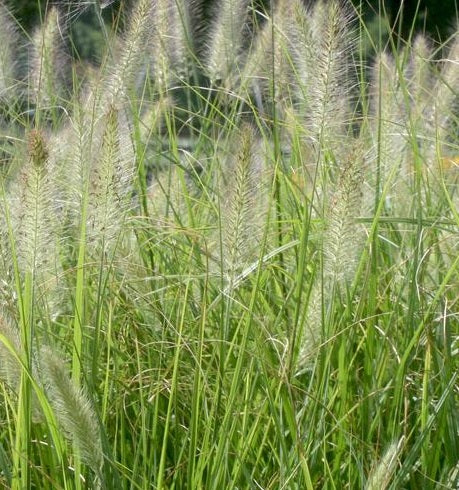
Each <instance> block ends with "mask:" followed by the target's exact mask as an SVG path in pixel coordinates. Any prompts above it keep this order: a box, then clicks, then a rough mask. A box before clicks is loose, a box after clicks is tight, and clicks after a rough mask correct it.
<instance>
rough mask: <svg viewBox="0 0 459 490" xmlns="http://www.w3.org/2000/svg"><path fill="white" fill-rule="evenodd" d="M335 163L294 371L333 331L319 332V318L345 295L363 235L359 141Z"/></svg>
mask: <svg viewBox="0 0 459 490" xmlns="http://www.w3.org/2000/svg"><path fill="white" fill-rule="evenodd" d="M338 163H339V166H340V168H341V170H340V174H339V178H338V181H337V183H336V184H335V189H334V191H333V192H332V193H331V196H330V197H329V199H328V200H327V210H326V212H325V217H324V221H325V223H324V230H323V232H322V240H321V242H322V243H321V250H322V257H323V258H322V271H320V270H319V269H318V270H317V271H316V273H315V277H314V278H313V281H314V283H313V285H312V288H311V292H310V295H309V300H308V307H307V308H308V309H307V314H306V318H305V322H304V326H303V332H302V338H301V344H300V351H299V357H298V363H297V371H298V372H302V371H303V370H304V369H307V368H308V367H310V366H311V364H312V363H313V361H314V359H315V358H316V357H317V355H318V347H319V345H320V340H321V339H322V336H323V334H325V335H326V336H327V335H332V334H333V332H326V331H325V332H323V329H322V324H323V320H325V322H326V321H327V316H328V315H329V311H330V309H331V308H332V305H333V301H335V300H336V299H337V298H344V297H346V293H347V290H348V288H350V287H351V283H352V279H353V277H354V274H355V272H356V267H357V263H358V262H357V261H358V257H359V256H360V253H361V250H362V246H363V243H364V235H363V233H362V230H361V228H360V226H359V225H358V224H357V222H356V218H357V217H358V216H359V215H360V212H361V205H362V197H363V175H364V168H365V165H366V164H365V161H364V154H363V148H362V144H361V142H360V141H355V142H353V146H352V150H351V151H350V152H349V154H348V155H347V156H346V157H345V158H343V160H342V161H340V162H338Z"/></svg>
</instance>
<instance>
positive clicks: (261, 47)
mask: <svg viewBox="0 0 459 490" xmlns="http://www.w3.org/2000/svg"><path fill="white" fill-rule="evenodd" d="M305 12H306V10H305V8H304V7H303V4H302V2H301V0H292V1H290V0H281V1H280V2H279V3H278V4H277V6H276V8H275V9H274V12H273V15H272V16H270V17H268V20H267V21H266V23H265V24H264V26H263V28H262V29H261V32H260V33H259V34H258V35H257V37H256V38H255V40H254V43H253V46H252V49H251V52H250V55H249V56H248V58H247V61H246V63H245V67H244V75H243V77H244V80H245V81H246V82H248V83H249V84H250V85H252V87H253V88H254V89H255V93H256V94H257V93H261V94H267V95H268V96H271V97H272V96H274V98H275V101H276V103H277V104H278V105H279V104H280V105H281V106H282V105H283V103H284V102H285V103H287V104H289V103H290V102H291V100H290V99H291V94H292V92H293V91H294V90H293V88H292V87H293V85H295V83H296V82H297V81H298V80H297V79H296V71H297V68H296V67H295V66H294V61H295V60H294V56H293V54H294V50H295V49H296V47H297V43H298V42H299V41H300V37H301V36H300V32H299V30H300V26H299V25H298V22H297V19H298V17H299V16H301V15H302V14H304V15H305ZM272 82H274V83H272ZM273 90H274V94H273V93H272V91H273ZM295 90H299V89H298V88H296V89H295Z"/></svg>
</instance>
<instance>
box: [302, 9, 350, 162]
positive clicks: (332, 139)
mask: <svg viewBox="0 0 459 490" xmlns="http://www.w3.org/2000/svg"><path fill="white" fill-rule="evenodd" d="M346 7H347V6H346ZM346 7H345V6H344V4H343V3H342V2H339V1H338V0H331V1H329V2H325V1H323V0H320V1H319V2H318V3H317V4H316V5H315V7H314V10H313V13H312V18H311V34H310V35H311V41H310V42H311V44H309V45H308V44H306V43H305V44H304V48H305V49H304V52H303V53H304V54H303V57H304V59H305V60H308V65H307V66H305V67H304V72H303V73H301V77H302V79H303V80H305V82H304V89H302V90H304V91H305V93H306V104H305V106H306V107H305V111H306V112H305V114H304V115H305V124H306V128H307V131H308V133H309V137H310V138H311V140H312V142H313V143H314V144H315V145H318V147H322V148H327V149H328V150H332V151H333V152H334V153H335V154H336V152H337V150H338V148H339V149H340V151H341V150H342V148H341V143H342V142H343V140H344V137H345V135H346V134H347V131H348V124H347V123H348V121H349V118H350V106H351V105H350V104H351V103H350V91H351V89H352V86H353V84H355V82H353V81H352V79H353V73H352V71H351V66H352V65H351V63H352V50H353V47H354V43H353V33H352V21H353V18H352V16H351V15H350V13H349V11H348V10H347V8H346Z"/></svg>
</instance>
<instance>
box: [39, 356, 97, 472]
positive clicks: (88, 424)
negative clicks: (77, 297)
mask: <svg viewBox="0 0 459 490" xmlns="http://www.w3.org/2000/svg"><path fill="white" fill-rule="evenodd" d="M39 360H40V362H39V373H40V379H41V382H42V383H43V386H44V388H45V393H46V395H47V397H48V400H49V403H50V405H51V407H52V408H53V410H54V414H55V416H56V419H57V420H58V422H59V424H60V426H61V428H62V430H63V432H64V434H65V436H66V437H67V438H68V439H69V440H71V441H72V442H73V443H74V444H75V445H76V446H77V447H78V449H79V451H80V456H81V458H82V460H83V461H84V462H85V463H86V464H87V465H88V466H89V467H90V468H91V469H92V470H93V471H94V473H95V474H96V475H97V476H99V477H100V475H101V470H102V465H103V462H104V453H103V450H102V438H101V432H100V427H99V422H98V419H97V415H96V414H95V412H94V408H93V406H92V404H91V402H90V401H89V398H88V396H87V394H86V393H85V391H84V390H83V389H82V388H78V387H76V386H75V384H74V383H73V381H72V380H71V379H70V376H69V375H68V373H67V370H66V368H65V362H64V361H63V360H62V359H61V358H59V357H58V356H57V355H56V352H55V351H54V350H52V349H50V348H49V347H42V348H41V349H40V354H39Z"/></svg>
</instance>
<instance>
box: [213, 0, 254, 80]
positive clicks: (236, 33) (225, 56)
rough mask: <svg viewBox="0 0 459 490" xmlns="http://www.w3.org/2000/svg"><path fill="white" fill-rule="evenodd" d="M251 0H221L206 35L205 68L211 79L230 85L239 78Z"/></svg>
mask: <svg viewBox="0 0 459 490" xmlns="http://www.w3.org/2000/svg"><path fill="white" fill-rule="evenodd" d="M250 4H251V0H222V1H221V2H219V11H218V13H217V16H216V20H215V22H214V24H213V27H212V29H211V32H210V35H209V41H208V45H209V51H208V53H207V63H206V68H207V72H208V74H209V77H210V79H211V80H212V81H213V82H214V83H215V82H221V83H222V84H223V85H225V86H232V85H234V82H235V80H236V79H238V78H239V69H240V61H241V56H242V54H243V47H244V42H245V37H246V35H247V33H248V27H247V25H248V24H247V22H248V14H249V6H250Z"/></svg>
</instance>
